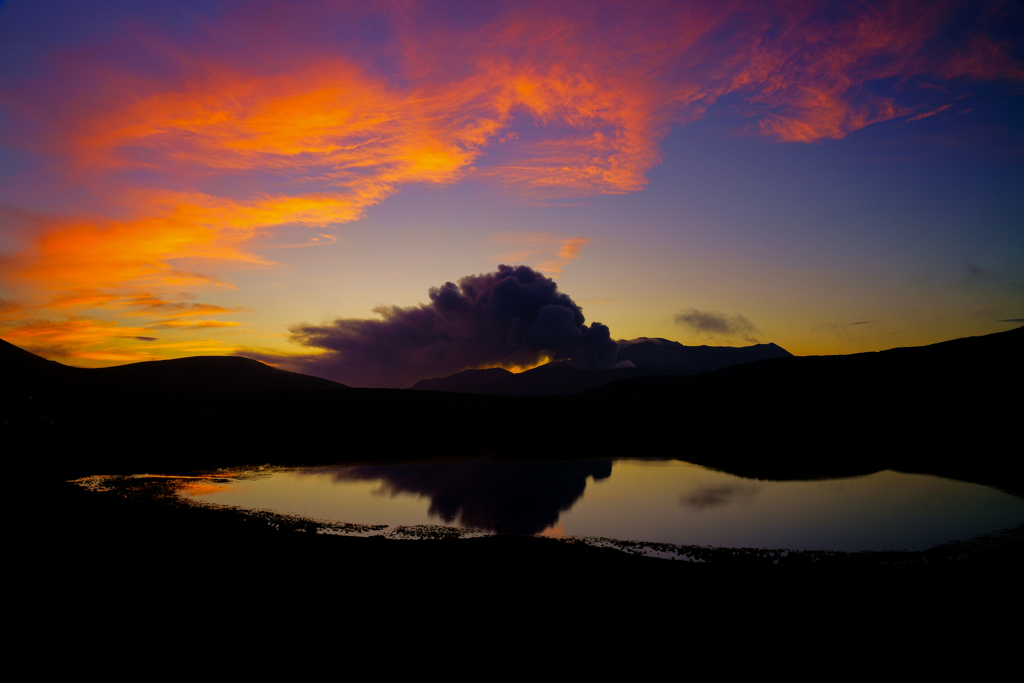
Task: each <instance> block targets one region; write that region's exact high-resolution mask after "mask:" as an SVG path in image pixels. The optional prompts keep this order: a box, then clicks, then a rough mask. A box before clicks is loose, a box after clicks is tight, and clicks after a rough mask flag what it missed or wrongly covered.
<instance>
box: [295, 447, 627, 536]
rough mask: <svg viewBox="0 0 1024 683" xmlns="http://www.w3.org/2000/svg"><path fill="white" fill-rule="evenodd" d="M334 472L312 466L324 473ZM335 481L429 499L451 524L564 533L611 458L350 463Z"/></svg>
mask: <svg viewBox="0 0 1024 683" xmlns="http://www.w3.org/2000/svg"><path fill="white" fill-rule="evenodd" d="M330 471H332V470H323V469H321V470H312V471H310V474H323V473H325V472H330ZM333 473H334V474H333V476H334V479H335V480H336V481H377V480H379V481H380V482H381V487H380V489H378V491H379V493H380V495H390V496H397V495H401V494H413V495H417V496H424V497H427V498H429V499H430V509H429V514H430V515H431V516H436V517H440V518H441V519H442V520H444V521H445V522H446V523H448V524H458V525H459V526H463V527H470V528H474V529H482V530H486V531H492V532H495V533H499V534H538V533H541V532H545V531H546V532H547V533H548V534H554V533H560V531H559V530H560V529H561V527H559V526H558V519H559V516H560V515H561V513H562V512H565V511H566V510H569V509H570V508H571V507H572V506H573V505H574V504H575V503H576V501H577V500H579V498H580V497H581V496H582V495H583V491H584V489H586V486H587V479H588V478H592V479H594V480H601V479H607V478H608V477H609V476H611V473H612V461H610V460H599V461H585V462H496V461H491V460H475V461H471V462H452V463H429V464H419V465H391V466H366V467H347V468H341V469H337V470H333Z"/></svg>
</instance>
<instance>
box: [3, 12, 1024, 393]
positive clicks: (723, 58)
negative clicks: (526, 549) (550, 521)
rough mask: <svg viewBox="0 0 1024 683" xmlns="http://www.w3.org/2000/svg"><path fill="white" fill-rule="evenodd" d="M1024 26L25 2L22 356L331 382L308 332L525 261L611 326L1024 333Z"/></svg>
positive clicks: (12, 173) (12, 304)
mask: <svg viewBox="0 0 1024 683" xmlns="http://www.w3.org/2000/svg"><path fill="white" fill-rule="evenodd" d="M1022 35H1024V6H1022V4H1021V3H1020V2H1018V1H1008V2H942V1H941V0H929V1H927V2H912V1H910V0H902V1H899V2H892V3H885V2H819V3H815V2H726V1H717V2H631V3H627V2H621V3H620V2H596V1H590V2H580V3H573V2H536V3H532V2H525V1H517V2H509V3H503V2H482V1H480V0H477V1H475V2H438V3H432V2H380V3H374V2H367V1H362V2H352V3H348V2H295V3H284V2H217V1H215V0H203V1H202V2H160V3H140V2H127V1H125V2H120V1H101V2H89V3H86V2H75V1H67V2H58V1H53V0H6V1H4V2H0V337H2V338H3V339H5V340H7V341H9V342H11V343H13V344H16V345H18V346H21V347H23V348H26V349H29V350H31V351H33V352H35V353H38V354H40V355H42V356H44V357H47V358H52V359H55V360H59V361H61V362H63V363H68V364H72V365H81V366H90V367H95V366H103V365H114V364H121V363H126V362H133V361H139V360H152V359H160V358H174V357H181V356H190V355H226V354H239V353H240V354H242V355H250V356H252V357H257V358H260V359H262V360H265V361H268V362H273V363H275V364H278V365H280V366H281V367H287V368H290V369H299V370H302V371H305V372H316V368H317V367H318V366H317V365H316V364H315V363H312V362H311V359H314V360H315V357H316V356H318V355H322V354H324V353H329V352H328V351H325V349H324V348H322V347H317V346H316V345H315V344H314V343H312V342H311V341H310V340H311V339H312V337H311V336H310V335H309V334H308V333H304V332H303V330H308V329H309V327H308V326H328V325H331V324H333V321H336V320H349V321H352V320H359V319H377V320H380V316H381V315H382V314H383V315H384V316H385V317H386V316H387V315H389V313H388V311H391V312H392V313H393V312H394V310H395V309H393V308H391V307H395V306H398V307H414V306H417V305H418V304H421V303H426V302H428V290H429V289H430V288H432V287H440V286H442V285H444V283H446V282H458V281H459V279H460V278H463V277H465V276H470V275H477V274H485V273H491V272H494V271H496V270H497V267H498V265H499V264H508V265H512V266H515V265H527V266H530V267H531V268H532V269H534V270H536V271H538V272H540V273H542V274H544V275H546V276H547V277H550V278H553V279H554V281H555V282H556V283H557V286H558V290H560V291H561V292H562V293H564V294H567V295H568V296H569V297H571V298H572V300H573V301H574V302H575V303H576V304H578V305H579V306H580V307H582V309H583V313H584V315H585V316H586V322H587V324H591V323H593V322H601V323H603V324H604V325H607V326H608V328H610V332H611V337H612V338H613V339H631V338H635V337H639V336H648V337H665V338H668V339H673V340H676V341H680V342H682V343H684V344H715V345H747V344H750V343H754V342H755V341H758V342H769V341H770V342H774V343H776V344H779V345H780V346H782V347H783V348H785V349H787V350H789V351H791V352H792V353H795V354H798V355H806V354H826V353H827V354H832V353H854V352H858V351H870V350H879V349H885V348H891V347H894V346H914V345H921V344H929V343H933V342H938V341H943V340H946V339H952V338H956V337H962V336H970V335H979V334H988V333H991V332H998V331H1001V330H1006V329H1010V328H1012V327H1017V326H1020V325H1021V324H1022V322H1024V41H1021V39H1020V37H1021V36H1022ZM381 307H386V308H381ZM375 309H378V310H379V312H375ZM304 326H305V327H304ZM304 363H305V364H304ZM466 363H467V364H469V365H479V364H480V363H479V362H477V361H466ZM485 364H486V363H485ZM505 365H508V363H505ZM320 374H328V375H330V373H325V372H321V373H320ZM365 383H367V384H373V382H372V381H369V380H368V381H366V382H365Z"/></svg>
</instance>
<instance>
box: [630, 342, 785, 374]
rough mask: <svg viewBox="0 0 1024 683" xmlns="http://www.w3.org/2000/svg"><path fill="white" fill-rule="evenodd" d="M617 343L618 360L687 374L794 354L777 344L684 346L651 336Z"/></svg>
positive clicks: (641, 367)
mask: <svg viewBox="0 0 1024 683" xmlns="http://www.w3.org/2000/svg"><path fill="white" fill-rule="evenodd" d="M617 343H618V344H619V355H618V358H619V361H630V362H631V363H633V365H634V366H636V367H638V368H640V369H643V370H677V371H679V372H680V373H685V374H696V373H698V372H710V371H711V370H718V369H720V368H727V367H729V366H730V365H739V364H740V363H750V362H752V361H755V360H764V359H766V358H788V357H791V356H792V355H793V354H791V353H790V352H789V351H786V350H785V349H783V348H782V347H781V346H778V345H776V344H754V345H753V346H685V345H683V344H680V343H679V342H674V341H670V340H668V339H661V338H648V337H640V338H639V339H632V340H628V341H619V342H617Z"/></svg>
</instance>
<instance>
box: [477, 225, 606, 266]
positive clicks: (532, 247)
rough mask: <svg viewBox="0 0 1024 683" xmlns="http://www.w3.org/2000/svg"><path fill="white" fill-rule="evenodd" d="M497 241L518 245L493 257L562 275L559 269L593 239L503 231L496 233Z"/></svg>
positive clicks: (494, 240)
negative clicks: (512, 249) (513, 249)
mask: <svg viewBox="0 0 1024 683" xmlns="http://www.w3.org/2000/svg"><path fill="white" fill-rule="evenodd" d="M492 241H493V242H495V243H496V244H502V245H510V246H514V247H517V249H516V250H515V251H508V252H505V253H502V254H498V255H496V256H494V260H496V261H503V262H508V263H525V264H529V265H533V267H534V268H535V269H537V270H539V271H542V272H545V273H552V274H554V275H561V274H562V268H564V267H565V266H566V265H567V264H568V263H570V262H572V261H575V260H576V259H577V258H578V257H579V254H580V249H582V248H583V246H584V245H586V244H589V243H590V242H593V240H592V239H590V238H587V237H570V238H558V237H556V236H554V235H550V234H548V233H502V234H499V235H495V236H494V237H493V238H492Z"/></svg>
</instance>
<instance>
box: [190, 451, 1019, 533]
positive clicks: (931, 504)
mask: <svg viewBox="0 0 1024 683" xmlns="http://www.w3.org/2000/svg"><path fill="white" fill-rule="evenodd" d="M181 495H182V496H184V497H186V498H190V499H193V500H201V501H203V502H207V503H213V504H217V505H229V506H237V507H241V508H246V509H263V510H271V511H274V512H279V513H285V514H297V515H302V516H306V517H311V518H316V519H322V520H330V521H334V522H343V523H349V524H375V525H379V524H384V525H388V526H413V525H427V524H429V525H448V526H459V527H467V528H472V529H477V530H481V531H485V532H492V533H528V534H543V535H547V536H591V537H594V536H596V537H604V538H613V539H619V540H631V541H646V542H655V543H671V544H675V545H707V546H721V547H754V548H757V547H765V548H788V549H794V550H842V551H851V552H852V551H860V550H903V549H905V550H923V549H925V548H929V547H931V546H934V545H937V544H939V543H944V542H947V541H952V540H960V539H967V538H970V537H973V536H975V535H977V534H981V533H990V532H993V531H997V530H1000V529H1004V528H1007V527H1012V526H1016V525H1018V524H1020V523H1022V522H1024V501H1022V500H1020V499H1018V498H1015V497H1013V496H1011V495H1009V494H1006V493H1003V492H1001V491H997V490H995V489H991V488H988V487H985V486H980V485H977V484H969V483H964V482H959V481H954V480H949V479H943V478H941V477H935V476H931V475H918V474H901V473H897V472H892V471H888V470H887V471H883V472H877V473H875V474H872V475H868V476H863V477H852V478H845V479H830V480H817V481H787V482H776V481H759V480H752V479H744V478H741V477H737V476H734V475H731V474H726V473H723V472H716V471H713V470H709V469H706V468H703V467H700V466H697V465H692V464H689V463H685V462H680V461H648V460H617V461H610V460H601V461H574V462H545V463H508V462H497V461H493V460H490V459H486V458H485V459H480V460H476V461H468V462H467V461H463V462H446V463H427V464H423V463H420V464H415V465H395V466H372V467H335V468H319V469H307V470H287V471H277V472H273V473H270V474H263V475H258V476H253V477H243V478H241V479H239V480H237V481H235V482H234V483H230V484H228V485H225V486H220V487H218V488H216V489H213V488H186V489H183V490H182V491H181Z"/></svg>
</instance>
